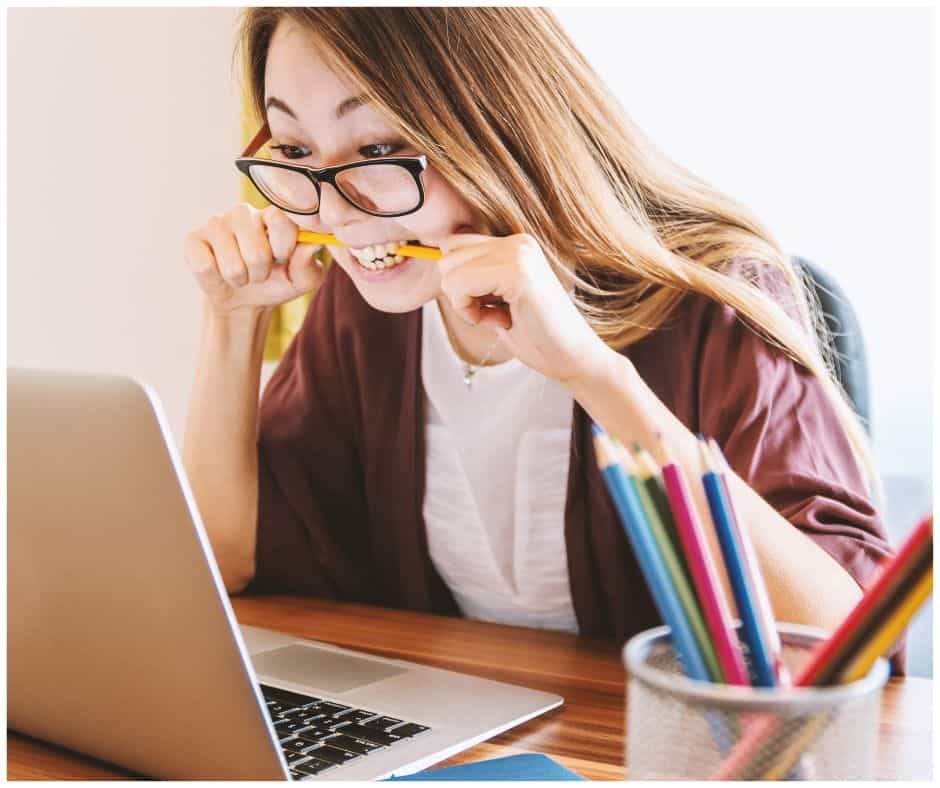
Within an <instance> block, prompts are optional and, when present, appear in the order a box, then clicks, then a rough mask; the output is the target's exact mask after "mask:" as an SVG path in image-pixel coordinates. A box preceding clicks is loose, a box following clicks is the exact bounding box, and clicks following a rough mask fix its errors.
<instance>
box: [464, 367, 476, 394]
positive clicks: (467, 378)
mask: <svg viewBox="0 0 940 788" xmlns="http://www.w3.org/2000/svg"><path fill="white" fill-rule="evenodd" d="M475 372H476V370H475V369H474V368H473V367H471V366H470V365H469V364H467V366H465V367H464V368H463V382H464V383H466V384H467V388H468V389H469V388H470V386H471V385H472V383H473V374H474V373H475Z"/></svg>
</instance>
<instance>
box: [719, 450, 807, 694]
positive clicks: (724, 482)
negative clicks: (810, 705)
mask: <svg viewBox="0 0 940 788" xmlns="http://www.w3.org/2000/svg"><path fill="white" fill-rule="evenodd" d="M708 448H709V450H710V451H711V456H712V459H713V460H714V464H715V467H716V472H717V474H718V478H719V479H721V489H722V491H723V492H724V494H725V500H726V501H727V502H728V513H729V515H730V516H731V525H732V526H733V528H734V533H735V535H736V536H737V539H738V543H739V544H740V545H741V556H742V557H743V558H744V570H745V572H746V574H747V577H748V581H749V582H750V584H751V589H752V591H753V592H754V596H755V599H756V608H757V615H758V623H759V624H760V631H761V636H762V637H763V638H764V643H766V644H767V649H768V652H769V654H770V662H771V664H772V665H773V667H774V678H775V679H776V683H777V686H779V687H789V686H790V685H791V683H792V682H791V678H790V672H789V671H788V670H787V666H786V665H785V664H784V662H783V643H782V642H781V640H780V633H779V632H777V622H776V619H775V617H774V611H773V607H772V606H771V604H770V594H769V593H768V592H767V584H766V583H765V582H764V576H763V574H761V571H760V565H759V564H758V563H757V554H756V553H755V552H754V545H753V544H752V543H751V538H750V537H749V536H748V534H747V531H745V530H744V529H743V528H742V527H741V523H740V522H739V520H738V516H737V513H736V512H735V507H734V500H733V499H732V498H731V486H730V485H729V483H728V474H729V473H731V466H730V465H729V464H728V459H727V458H726V457H725V454H724V452H723V451H722V450H721V447H720V446H719V445H718V442H717V441H716V440H715V439H714V438H709V439H708Z"/></svg>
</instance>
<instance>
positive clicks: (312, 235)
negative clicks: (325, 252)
mask: <svg viewBox="0 0 940 788" xmlns="http://www.w3.org/2000/svg"><path fill="white" fill-rule="evenodd" d="M297 241H298V242H299V243H302V244H324V245H326V246H346V247H348V246H349V244H346V243H343V242H342V241H340V240H339V239H338V238H337V237H336V236H335V235H333V234H332V233H317V232H314V231H313V230H299V231H298V232H297ZM395 254H400V255H401V256H402V257H419V258H421V259H424V260H440V259H441V250H440V249H438V248H437V247H436V246H411V245H404V246H399V247H398V249H396V250H395Z"/></svg>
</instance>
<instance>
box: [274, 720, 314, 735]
mask: <svg viewBox="0 0 940 788" xmlns="http://www.w3.org/2000/svg"><path fill="white" fill-rule="evenodd" d="M309 727H310V726H309V725H307V724H306V723H303V722H301V721H300V720H285V721H284V722H283V723H282V724H281V725H278V726H277V732H278V735H280V734H282V733H298V732H300V731H302V730H306V729H307V728H309Z"/></svg>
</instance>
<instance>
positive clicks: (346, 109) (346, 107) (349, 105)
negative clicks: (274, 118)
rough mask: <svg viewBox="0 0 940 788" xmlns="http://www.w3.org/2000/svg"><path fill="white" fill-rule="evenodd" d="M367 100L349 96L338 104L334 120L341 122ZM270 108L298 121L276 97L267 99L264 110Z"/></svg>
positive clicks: (290, 110)
mask: <svg viewBox="0 0 940 788" xmlns="http://www.w3.org/2000/svg"><path fill="white" fill-rule="evenodd" d="M368 100H369V99H368V97H367V96H363V95H359V96H351V97H349V98H348V99H345V100H344V101H342V102H340V105H339V106H338V107H337V108H336V119H337V120H342V118H343V116H344V115H347V114H349V113H350V112H352V111H353V110H354V109H358V108H359V107H361V106H362V105H363V104H365V103H367V102H368ZM272 107H273V108H274V109H279V110H281V112H284V113H286V114H288V115H290V116H291V117H292V118H293V119H294V120H298V118H297V116H296V115H295V114H294V110H292V109H291V108H290V107H288V106H287V104H286V103H284V102H283V101H281V100H280V99H279V98H278V97H277V96H271V97H269V98H268V101H267V103H266V104H265V109H266V110H268V109H271V108H272Z"/></svg>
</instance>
